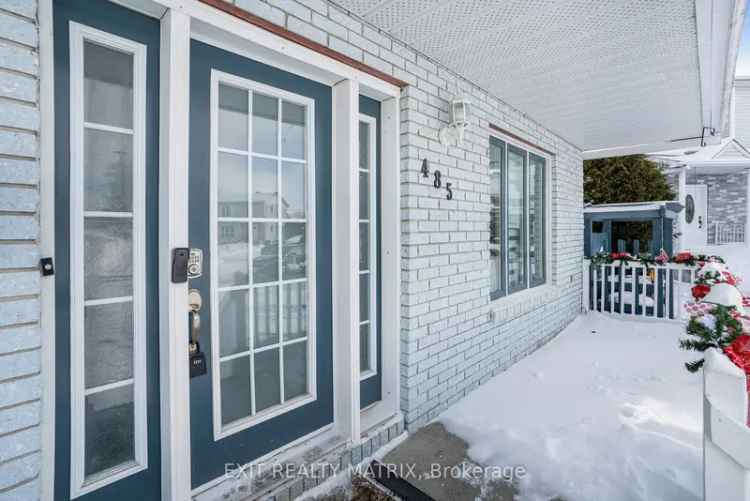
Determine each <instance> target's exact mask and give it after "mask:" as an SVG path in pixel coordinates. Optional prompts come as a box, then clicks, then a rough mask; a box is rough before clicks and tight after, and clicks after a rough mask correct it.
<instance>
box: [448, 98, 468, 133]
mask: <svg viewBox="0 0 750 501" xmlns="http://www.w3.org/2000/svg"><path fill="white" fill-rule="evenodd" d="M451 105H452V108H453V116H452V118H453V125H454V126H463V127H465V126H466V125H468V124H469V107H470V103H469V101H468V100H466V99H454V100H453V102H452V103H451Z"/></svg>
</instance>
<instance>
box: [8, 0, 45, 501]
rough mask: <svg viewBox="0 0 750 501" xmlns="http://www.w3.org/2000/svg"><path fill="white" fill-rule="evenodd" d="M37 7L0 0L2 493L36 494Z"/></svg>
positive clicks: (31, 0)
mask: <svg viewBox="0 0 750 501" xmlns="http://www.w3.org/2000/svg"><path fill="white" fill-rule="evenodd" d="M36 8H37V5H36V1H34V0H25V1H20V0H0V367H2V369H0V499H35V498H37V497H38V496H39V480H38V479H39V468H40V464H41V452H40V447H41V446H40V429H39V422H40V419H39V417H40V396H41V382H40V378H39V371H40V363H41V357H40V345H41V339H40V333H39V328H38V322H39V316H40V310H39V291H40V274H39V271H38V269H37V265H38V262H39V250H38V245H37V244H38V238H39V222H38V205H39V189H38V185H39V166H38V150H39V137H38V132H39V107H38V101H37V96H38V81H37V75H38V64H39V63H38V60H39V59H38V56H39V54H38V29H37V22H36Z"/></svg>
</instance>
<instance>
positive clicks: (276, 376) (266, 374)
mask: <svg viewBox="0 0 750 501" xmlns="http://www.w3.org/2000/svg"><path fill="white" fill-rule="evenodd" d="M254 373H255V411H256V412H260V411H262V410H263V409H267V408H269V407H273V406H274V405H278V404H279V403H281V397H280V394H281V389H280V387H279V385H280V382H281V374H280V371H279V349H278V348H273V349H271V350H266V351H261V352H260V353H256V354H255V370H254Z"/></svg>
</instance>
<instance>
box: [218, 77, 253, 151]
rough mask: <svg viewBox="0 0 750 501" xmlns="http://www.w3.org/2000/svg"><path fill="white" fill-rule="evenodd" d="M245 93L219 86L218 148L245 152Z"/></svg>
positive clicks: (246, 102) (233, 88)
mask: <svg viewBox="0 0 750 501" xmlns="http://www.w3.org/2000/svg"><path fill="white" fill-rule="evenodd" d="M247 104H248V97H247V91H246V90H243V89H237V88H235V87H230V86H228V85H223V84H220V85H219V146H221V147H223V148H232V149H235V150H242V151H247Z"/></svg>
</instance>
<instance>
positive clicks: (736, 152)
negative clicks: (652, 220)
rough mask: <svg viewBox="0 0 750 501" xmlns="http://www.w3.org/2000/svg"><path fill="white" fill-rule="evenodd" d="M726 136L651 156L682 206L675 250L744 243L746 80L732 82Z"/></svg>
mask: <svg viewBox="0 0 750 501" xmlns="http://www.w3.org/2000/svg"><path fill="white" fill-rule="evenodd" d="M733 101H734V103H733V104H734V106H733V110H732V113H731V115H730V117H731V118H730V126H729V131H728V133H729V136H730V137H728V138H726V139H723V140H722V141H721V142H720V143H718V144H713V145H708V146H705V147H703V148H690V149H688V150H677V151H665V152H660V153H655V154H653V155H651V158H652V159H654V160H656V161H658V162H659V163H660V164H661V166H662V169H663V170H664V172H665V174H666V176H667V181H668V182H669V183H670V184H671V185H672V188H673V190H674V192H675V193H676V194H677V200H678V201H679V202H680V203H682V204H683V205H684V206H685V210H684V211H683V213H682V215H681V217H680V218H679V219H678V220H677V234H678V235H679V241H678V247H679V248H680V249H700V248H703V247H705V246H706V245H724V244H741V243H744V244H748V243H749V240H748V234H749V231H750V229H749V227H748V225H749V224H750V175H749V174H750V151H748V149H747V145H750V78H738V79H736V80H735V87H734V99H733Z"/></svg>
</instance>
